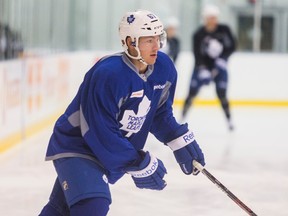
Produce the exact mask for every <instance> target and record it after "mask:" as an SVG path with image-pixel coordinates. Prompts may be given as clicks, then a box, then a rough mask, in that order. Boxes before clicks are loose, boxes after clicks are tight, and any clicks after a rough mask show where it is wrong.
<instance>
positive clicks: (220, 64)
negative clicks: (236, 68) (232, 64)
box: [215, 58, 227, 70]
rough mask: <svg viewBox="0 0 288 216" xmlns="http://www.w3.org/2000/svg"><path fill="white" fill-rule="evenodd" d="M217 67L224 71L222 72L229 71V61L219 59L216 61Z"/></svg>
mask: <svg viewBox="0 0 288 216" xmlns="http://www.w3.org/2000/svg"><path fill="white" fill-rule="evenodd" d="M215 66H216V67H218V68H220V69H222V70H226V69H227V61H226V60H225V59H223V58H217V59H216V60H215Z"/></svg>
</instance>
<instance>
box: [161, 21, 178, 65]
mask: <svg viewBox="0 0 288 216" xmlns="http://www.w3.org/2000/svg"><path fill="white" fill-rule="evenodd" d="M178 26H179V21H178V19H177V18H176V17H170V18H169V19H167V21H166V25H165V31H166V33H167V45H166V46H165V47H164V48H162V49H161V51H163V52H165V53H166V54H167V55H168V56H170V58H171V59H172V60H173V62H174V63H175V62H176V60H177V57H178V54H179V52H180V40H179V38H178V36H177V30H178Z"/></svg>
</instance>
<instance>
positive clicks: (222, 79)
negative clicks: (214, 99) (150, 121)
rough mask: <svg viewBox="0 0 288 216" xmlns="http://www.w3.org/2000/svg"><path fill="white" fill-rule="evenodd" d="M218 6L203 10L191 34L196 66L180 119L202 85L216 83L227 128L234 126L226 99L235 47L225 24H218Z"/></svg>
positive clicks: (183, 116) (185, 113)
mask: <svg viewBox="0 0 288 216" xmlns="http://www.w3.org/2000/svg"><path fill="white" fill-rule="evenodd" d="M218 16H219V9H218V8H217V7H216V6H213V5H209V6H206V7H205V8H204V10H203V18H204V25H203V26H201V27H200V28H199V29H197V31H196V32H195V33H194V34H193V37H192V44H193V54H194V58H195V66H194V69H193V73H192V78H191V81H190V86H189V93H188V96H187V97H186V100H185V103H184V107H183V112H182V118H183V119H185V117H186V115H187V112H188V110H189V107H190V106H191V103H192V101H193V99H194V98H195V96H196V95H197V94H198V92H199V90H200V88H201V87H202V86H203V85H208V84H209V83H210V82H211V81H214V82H215V88H216V93H217V96H218V98H219V100H220V102H221V106H222V108H223V110H224V113H225V116H226V118H227V122H228V127H229V129H230V130H232V129H233V124H232V121H231V113H230V108H229V101H228V99H227V84H228V73H227V61H228V59H229V57H230V55H231V54H232V53H233V52H234V50H235V39H234V37H233V36H232V33H231V30H230V28H229V27H228V26H227V25H223V24H219V23H218Z"/></svg>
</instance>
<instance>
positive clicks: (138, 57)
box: [125, 46, 148, 65]
mask: <svg viewBox="0 0 288 216" xmlns="http://www.w3.org/2000/svg"><path fill="white" fill-rule="evenodd" d="M135 50H136V51H137V53H138V54H137V56H132V55H131V54H130V53H129V51H128V49H126V50H125V53H126V54H127V55H128V56H129V57H130V58H132V59H135V60H138V61H139V62H141V63H142V64H144V65H148V64H147V62H145V61H144V59H143V57H142V56H141V55H140V50H139V48H138V47H137V46H135Z"/></svg>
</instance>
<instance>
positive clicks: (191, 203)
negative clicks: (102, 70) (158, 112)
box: [0, 107, 288, 216]
mask: <svg viewBox="0 0 288 216" xmlns="http://www.w3.org/2000/svg"><path fill="white" fill-rule="evenodd" d="M232 114H233V120H234V123H235V128H236V129H235V131H234V132H232V133H230V132H229V131H228V129H227V126H226V122H225V119H224V115H223V113H222V111H221V109H220V107H195V108H193V109H192V110H191V111H190V113H189V118H188V123H189V125H190V128H191V129H192V130H193V131H194V133H195V135H196V138H197V140H198V142H199V144H200V145H201V146H202V149H203V151H204V153H205V156H206V162H207V165H206V168H207V170H208V171H209V172H211V173H212V174H213V175H214V176H215V177H216V178H217V179H219V180H220V181H221V182H222V183H223V184H224V185H225V186H226V187H227V188H228V189H230V190H231V191H232V192H233V193H234V194H235V195H236V196H237V197H238V198H239V199H240V200H242V201H243V202H244V203H245V204H246V205H247V206H248V207H250V208H251V209H252V210H253V211H254V212H255V213H257V214H258V215H260V216H265V215H266V216H287V215H288V208H287V206H288V145H287V144H288V142H287V140H288V135H287V122H288V109H287V108H260V107H258V108H247V107H246V108H244V107H235V108H233V107H232ZM175 115H176V116H178V115H179V110H178V109H177V108H175ZM51 130H52V129H51V128H49V129H47V130H45V131H44V132H42V133H40V134H38V135H36V136H34V137H32V138H30V139H28V140H26V141H25V142H23V143H21V144H20V145H18V146H16V147H15V148H13V149H11V150H9V151H8V152H6V153H4V154H2V155H0V182H1V184H0V192H1V196H0V215H1V216H2V215H3V216H18V215H19V216H20V215H21V216H32V215H38V213H39V212H40V210H41V208H42V207H43V205H45V203H46V202H47V199H48V197H49V194H50V191H51V189H52V185H53V183H54V179H55V177H56V174H55V171H54V168H53V166H52V163H51V162H44V155H45V151H46V145H47V142H48V139H49V136H50V133H51ZM145 149H147V150H149V151H151V152H152V153H153V154H154V155H156V156H157V157H159V158H161V159H162V160H163V162H164V164H165V165H166V168H167V169H168V175H167V176H166V181H167V183H168V185H167V187H166V188H165V189H164V190H163V191H160V192H159V191H149V190H141V189H137V188H136V187H135V186H134V183H133V181H132V179H131V178H130V177H129V176H125V177H124V178H123V179H121V180H119V182H117V183H116V184H115V185H111V192H112V199H113V203H112V205H111V207H110V212H109V214H108V215H109V216H124V215H125V216H130V215H131V216H132V215H133V216H135V215H137V216H154V215H155V216H156V215H157V216H162V215H163V216H172V215H173V216H175V215H177V216H190V215H191V216H192V215H193V216H220V215H221V216H223V215H224V216H226V215H229V216H232V215H233V216H242V215H243V216H245V215H247V214H246V213H245V212H244V211H243V210H242V209H241V208H240V207H239V206H237V205H236V204H235V203H234V202H233V201H232V200H230V198H229V197H227V196H226V195H225V194H224V193H223V192H222V191H221V190H220V189H219V188H217V187H216V185H214V184H213V183H212V182H210V180H208V179H207V178H206V177H205V176H204V175H202V174H199V175H198V176H196V177H195V176H186V175H184V174H183V173H182V172H181V170H180V168H179V167H178V165H177V164H176V162H175V160H174V157H173V154H172V152H171V151H170V149H168V148H167V147H165V146H163V145H162V144H161V143H159V142H158V141H157V140H156V139H155V138H154V137H152V136H149V139H148V142H147V145H146V147H145Z"/></svg>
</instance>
